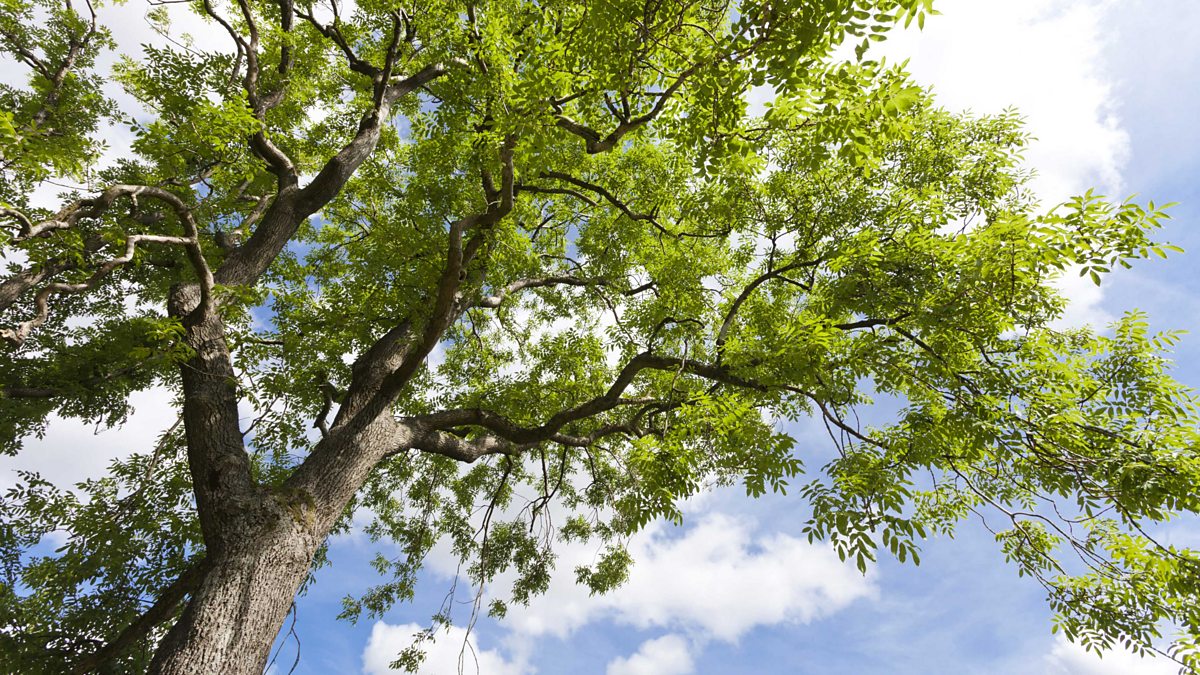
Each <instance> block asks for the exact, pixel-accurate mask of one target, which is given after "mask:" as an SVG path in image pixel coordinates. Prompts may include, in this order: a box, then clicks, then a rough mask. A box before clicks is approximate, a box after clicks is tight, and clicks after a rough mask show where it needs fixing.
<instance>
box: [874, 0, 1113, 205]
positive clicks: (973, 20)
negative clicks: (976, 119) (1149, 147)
mask: <svg viewBox="0 0 1200 675" xmlns="http://www.w3.org/2000/svg"><path fill="white" fill-rule="evenodd" d="M1111 6H1112V3H1111V2H1108V1H1105V0H976V1H973V2H947V3H941V4H939V5H938V9H939V11H941V12H942V15H941V16H936V17H931V18H930V20H929V21H927V22H926V24H925V30H924V31H917V30H912V29H910V30H907V31H897V32H895V33H893V34H891V35H889V37H888V40H886V41H885V42H883V43H881V48H880V49H879V53H882V54H885V55H887V56H888V57H889V58H891V59H903V58H909V59H910V62H909V70H910V71H911V72H912V73H913V76H914V77H915V78H916V79H917V80H918V81H919V82H921V83H922V84H927V85H932V86H933V87H934V89H935V91H936V94H937V97H938V100H939V101H940V102H941V103H942V104H943V105H945V106H947V107H949V108H951V109H969V110H973V111H975V112H979V113H997V112H1000V111H1001V110H1003V109H1005V108H1007V107H1010V106H1015V107H1016V108H1017V109H1018V110H1019V111H1020V112H1021V113H1022V115H1024V116H1025V118H1026V128H1027V129H1028V130H1029V131H1030V132H1031V133H1032V134H1033V135H1034V137H1035V138H1036V140H1035V141H1034V143H1033V145H1032V147H1031V148H1030V150H1029V152H1028V154H1027V159H1028V164H1029V165H1030V166H1032V167H1034V168H1036V169H1037V171H1038V173H1039V176H1038V178H1037V179H1036V181H1035V188H1036V189H1037V191H1038V193H1039V194H1040V195H1041V196H1042V197H1043V198H1044V200H1045V201H1046V202H1047V203H1057V202H1059V201H1062V200H1063V199H1065V198H1066V197H1069V196H1071V195H1072V194H1075V193H1077V192H1081V191H1083V190H1086V189H1087V188H1088V187H1091V186H1093V185H1096V184H1099V186H1100V187H1101V188H1103V189H1106V190H1116V189H1119V188H1120V182H1121V176H1120V168H1121V165H1122V163H1123V162H1124V161H1125V158H1126V156H1127V155H1128V152H1129V138H1128V135H1127V134H1126V133H1125V132H1124V131H1123V130H1122V129H1121V128H1120V125H1119V123H1118V120H1117V118H1116V115H1115V105H1114V101H1113V97H1112V91H1113V85H1112V82H1111V81H1110V77H1109V75H1108V73H1107V72H1106V70H1105V65H1106V63H1105V59H1104V54H1103V51H1104V47H1105V35H1106V33H1107V32H1108V31H1107V29H1106V28H1105V19H1106V17H1107V15H1108V13H1109V11H1110V7H1111Z"/></svg>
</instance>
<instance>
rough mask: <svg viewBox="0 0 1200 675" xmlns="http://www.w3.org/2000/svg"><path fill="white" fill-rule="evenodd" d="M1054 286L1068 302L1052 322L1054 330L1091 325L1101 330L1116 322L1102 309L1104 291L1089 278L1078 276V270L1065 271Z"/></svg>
mask: <svg viewBox="0 0 1200 675" xmlns="http://www.w3.org/2000/svg"><path fill="white" fill-rule="evenodd" d="M1109 279H1110V280H1111V277H1110V278H1109ZM1054 286H1055V288H1057V289H1058V292H1059V294H1060V295H1062V296H1063V297H1065V298H1067V299H1068V300H1070V302H1069V303H1068V304H1067V308H1066V310H1065V311H1064V312H1063V315H1062V316H1060V317H1059V318H1058V319H1057V320H1056V321H1054V322H1053V324H1052V326H1053V327H1054V328H1056V329H1058V330H1062V329H1066V328H1082V327H1083V326H1087V325H1091V326H1092V327H1093V328H1096V329H1103V328H1104V327H1106V326H1107V325H1108V324H1110V323H1112V322H1113V321H1114V320H1116V317H1115V316H1113V315H1112V313H1111V312H1109V311H1107V310H1106V309H1104V289H1103V288H1102V287H1100V286H1097V285H1096V284H1095V283H1093V282H1092V279H1091V277H1088V276H1086V275H1085V276H1082V277H1081V276H1079V270H1078V268H1071V269H1068V270H1067V271H1065V272H1064V273H1063V275H1062V276H1060V277H1059V278H1058V279H1055V281H1054Z"/></svg>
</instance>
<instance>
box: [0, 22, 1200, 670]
mask: <svg viewBox="0 0 1200 675" xmlns="http://www.w3.org/2000/svg"><path fill="white" fill-rule="evenodd" d="M82 1H83V2H86V0H82ZM80 2H81V0H65V2H58V1H57V0H56V1H54V2H51V1H50V0H3V1H2V3H0V49H2V50H3V51H4V53H5V56H6V58H8V59H9V61H8V64H10V65H6V66H5V67H6V68H9V67H13V68H21V69H23V70H22V73H23V76H24V82H25V84H24V85H23V86H8V85H4V86H2V87H0V101H2V102H3V105H0V153H2V160H0V226H2V228H3V229H2V230H0V232H2V234H0V243H2V244H3V251H4V256H5V258H4V260H5V271H4V274H3V277H2V280H0V337H2V338H3V343H4V346H3V358H2V359H0V429H2V434H0V443H2V448H3V450H4V451H5V452H7V453H19V452H28V450H24V451H23V450H22V441H23V440H26V439H28V438H30V437H31V436H37V435H39V434H41V433H43V432H44V430H45V428H46V425H47V421H48V420H49V419H50V418H51V417H55V418H56V419H64V418H65V419H68V420H81V421H83V422H86V423H89V424H98V425H101V426H120V424H121V423H122V422H123V421H124V420H125V419H126V417H127V415H128V414H129V413H130V412H131V409H130V405H129V397H130V395H131V394H133V393H135V392H139V391H146V390H149V389H152V390H153V391H156V392H159V395H161V396H164V397H170V398H171V399H172V400H173V401H174V402H175V406H176V408H177V410H178V415H179V417H178V420H177V421H176V423H175V424H174V425H172V426H170V427H169V428H168V429H167V430H166V431H165V432H164V433H163V435H162V436H161V438H160V439H159V442H158V443H157V445H156V446H155V447H144V448H129V450H130V451H132V454H130V455H129V456H128V457H126V458H124V459H120V460H118V461H116V462H114V463H113V464H112V465H111V467H110V471H109V473H108V474H107V475H105V476H103V477H98V478H96V479H93V480H90V481H87V482H85V483H81V484H79V485H77V486H75V487H74V488H73V489H69V490H68V489H63V488H62V487H61V486H55V485H53V484H51V483H49V482H47V481H45V480H43V479H42V478H41V477H40V476H38V475H37V474H32V473H26V474H22V475H21V477H20V481H19V484H18V485H17V487H15V488H13V489H11V490H10V491H9V492H7V493H6V494H4V495H3V498H2V501H0V514H2V520H0V559H2V562H3V579H2V581H0V668H2V669H4V670H6V671H18V672H25V673H38V672H45V673H61V672H90V671H98V672H141V671H149V672H154V673H228V674H237V673H257V672H261V671H262V669H263V668H264V665H265V663H266V661H267V659H268V655H269V650H270V647H271V644H272V641H273V639H274V638H275V636H276V635H277V633H278V632H279V630H280V627H281V625H283V622H284V621H285V619H286V617H287V615H288V613H289V610H290V609H291V607H292V604H293V601H294V599H295V597H296V595H297V593H298V592H302V590H303V588H304V587H305V586H306V584H307V583H309V580H310V575H311V572H312V570H313V569H314V568H315V567H319V566H320V565H322V564H324V563H325V562H326V561H325V554H324V551H325V549H324V546H325V543H326V541H327V540H328V538H329V536H330V535H331V534H334V533H337V532H340V531H345V530H346V529H347V528H349V527H350V522H351V516H352V514H361V517H362V518H365V519H366V521H367V524H366V525H365V530H366V532H367V533H368V534H370V535H371V536H372V537H374V538H376V539H378V540H383V541H390V542H394V543H395V544H396V545H398V549H397V548H392V547H390V546H389V548H388V550H399V551H401V553H400V554H399V555H398V556H395V557H386V556H381V557H380V558H379V559H378V560H377V565H376V566H377V568H378V569H379V571H380V573H381V577H380V578H379V579H378V580H377V582H376V583H375V585H374V586H372V587H369V588H363V589H362V594H361V595H359V596H357V597H352V598H348V599H347V600H346V610H345V616H346V617H347V618H349V619H357V618H359V617H360V616H372V615H374V616H377V615H380V614H381V613H383V612H385V611H387V610H388V609H389V607H391V606H393V604H394V603H396V602H403V601H405V600H408V599H410V598H411V597H412V594H413V585H414V583H415V581H416V578H417V573H418V570H419V569H420V566H421V561H422V559H423V558H424V556H425V555H426V554H427V553H428V552H429V551H430V549H431V547H432V546H433V545H434V544H435V543H436V542H439V541H445V542H449V544H450V545H451V547H452V549H453V551H454V552H455V553H456V554H457V555H459V556H461V559H462V561H463V566H462V570H463V574H464V575H465V576H466V577H468V578H469V579H470V581H471V583H472V584H473V585H475V587H476V588H477V589H482V588H483V585H484V584H485V583H487V582H488V581H490V580H492V579H495V578H496V577H497V575H499V574H501V573H506V574H512V577H513V578H515V579H516V581H515V582H514V583H513V584H512V586H511V587H506V590H505V591H504V592H503V593H502V594H501V595H499V596H497V599H496V600H495V601H493V602H491V603H490V605H489V606H486V607H480V606H479V599H480V598H481V597H482V596H481V595H476V604H475V607H476V612H475V613H473V614H472V619H471V620H473V618H474V616H475V615H476V614H478V613H480V612H490V613H491V614H493V615H496V616H500V615H503V614H504V613H505V612H519V611H521V605H522V604H523V603H527V602H528V601H529V599H530V598H531V597H532V596H533V595H535V594H537V593H539V592H542V591H544V590H545V589H546V588H547V584H548V582H549V579H550V575H551V574H552V572H554V569H553V568H554V555H555V554H554V550H555V543H556V542H558V541H562V540H586V541H590V542H592V543H593V545H594V546H595V547H596V550H597V551H598V553H599V555H598V556H597V562H596V564H595V565H594V566H592V567H585V568H580V569H577V570H560V571H559V572H558V573H566V574H572V573H573V574H574V575H575V576H576V577H577V579H578V581H579V582H580V583H583V584H587V585H588V586H590V588H591V589H592V590H593V591H596V592H603V591H605V590H607V589H610V588H612V587H613V586H615V585H617V584H619V583H621V581H622V580H623V579H624V577H625V575H626V573H627V570H628V567H629V565H630V564H636V562H635V561H631V560H630V557H629V555H628V554H627V552H626V550H625V548H624V547H623V544H624V543H625V542H626V541H627V540H628V537H629V536H631V535H632V534H633V533H635V532H637V531H638V530H639V529H640V528H642V527H644V526H645V525H646V524H647V523H649V522H650V521H652V520H654V519H660V518H665V519H669V520H674V521H679V520H681V514H680V511H679V503H680V500H682V499H685V498H687V497H689V496H691V495H694V494H696V493H697V492H699V491H702V490H705V489H709V488H711V487H713V486H722V485H742V486H744V488H745V491H746V493H747V495H748V497H757V496H760V495H763V494H767V493H772V492H785V491H788V492H789V493H790V494H789V497H788V499H792V500H794V502H795V504H796V509H797V512H798V513H801V514H804V515H803V516H802V517H807V518H808V521H807V525H806V529H805V531H806V532H807V533H808V535H809V537H810V538H811V539H813V540H820V541H825V542H829V543H830V544H831V545H832V546H833V547H835V548H836V550H837V551H838V553H839V554H841V555H842V556H843V557H844V558H845V559H847V560H849V561H853V562H856V563H857V565H858V566H859V567H860V568H861V569H863V570H866V569H867V568H868V567H869V565H870V564H872V562H873V561H875V560H876V558H877V556H879V555H894V556H896V557H898V558H899V559H900V560H902V561H903V560H912V561H913V562H916V561H917V559H918V555H919V548H918V545H919V543H920V541H921V540H922V539H923V538H925V537H927V536H933V535H936V534H945V533H949V532H952V531H953V529H954V528H955V526H956V525H957V524H958V523H960V522H961V521H963V520H965V519H968V518H972V519H973V518H974V517H975V516H977V515H978V516H979V517H981V518H983V519H984V522H985V523H986V524H987V525H988V526H989V527H991V528H993V529H994V531H995V533H996V540H997V542H998V545H999V548H1000V550H1001V553H1002V554H1003V555H1004V556H1006V557H1007V558H1008V559H1009V560H1010V561H1011V562H1012V564H1013V565H1014V566H1015V568H1016V570H1017V571H1018V572H1019V573H1020V574H1023V575H1027V576H1029V577H1031V578H1032V579H1033V580H1034V582H1036V583H1040V584H1041V585H1042V586H1044V587H1045V590H1046V594H1047V598H1048V601H1049V604H1050V606H1051V607H1052V609H1053V610H1054V612H1055V615H1056V619H1055V624H1054V627H1055V629H1056V630H1061V631H1063V632H1064V633H1065V634H1066V635H1067V636H1068V637H1070V638H1071V639H1073V640H1076V641H1078V642H1081V643H1083V644H1085V645H1087V646H1089V647H1092V648H1094V649H1103V648H1108V647H1111V646H1114V645H1116V644H1124V645H1128V646H1131V647H1133V648H1134V649H1135V650H1139V651H1146V650H1150V649H1163V650H1166V651H1168V652H1169V653H1170V655H1171V656H1172V657H1173V658H1176V659H1177V660H1179V661H1180V662H1181V663H1183V664H1189V665H1191V666H1195V665H1196V664H1197V663H1198V662H1200V658H1198V657H1197V656H1196V653H1195V651H1194V649H1195V645H1196V640H1197V638H1198V637H1200V597H1198V595H1200V574H1198V573H1197V572H1198V567H1197V563H1198V557H1197V553H1195V552H1193V551H1189V550H1180V549H1176V548H1172V547H1169V546H1164V545H1161V544H1160V543H1158V542H1157V541H1156V540H1155V539H1154V538H1153V536H1154V534H1155V533H1156V532H1158V531H1160V529H1161V523H1163V522H1165V521H1167V520H1168V519H1170V518H1172V517H1175V516H1177V515H1179V514H1189V513H1195V512H1196V511H1197V509H1198V508H1200V495H1198V491H1197V489H1196V486H1197V484H1198V479H1200V462H1198V459H1197V451H1196V447H1197V440H1198V439H1197V431H1196V430H1197V414H1196V407H1195V400H1194V399H1193V395H1192V393H1191V392H1190V390H1188V389H1187V388H1186V387H1183V386H1182V385H1180V384H1178V383H1177V382H1175V381H1174V380H1173V379H1172V378H1171V377H1170V375H1169V372H1168V371H1169V365H1170V363H1169V360H1168V358H1167V356H1166V351H1167V350H1169V348H1170V346H1171V344H1172V343H1173V342H1174V341H1175V340H1176V339H1177V336H1176V335H1175V334H1172V333H1166V334H1154V333H1151V332H1150V331H1149V329H1148V323H1147V320H1146V318H1145V317H1143V316H1142V315H1140V314H1137V313H1131V314H1128V315H1126V316H1125V317H1124V318H1122V319H1121V320H1120V321H1118V322H1117V323H1116V324H1115V325H1114V326H1113V327H1112V328H1111V330H1109V331H1106V332H1099V333H1097V332H1093V331H1091V330H1087V329H1082V330H1059V329H1056V328H1055V327H1054V326H1055V325H1056V324H1055V320H1056V318H1058V317H1060V316H1061V314H1062V312H1063V309H1064V305H1065V300H1064V298H1063V297H1061V296H1060V295H1059V293H1058V292H1057V291H1056V290H1055V287H1054V285H1053V282H1054V280H1055V279H1056V278H1057V277H1058V276H1060V275H1062V274H1083V275H1085V276H1090V277H1091V278H1092V279H1093V280H1095V281H1096V282H1097V283H1099V282H1100V280H1101V279H1102V277H1103V276H1104V275H1105V274H1106V273H1108V272H1109V270H1110V269H1112V268H1113V267H1115V266H1117V265H1124V266H1128V265H1129V264H1130V263H1131V261H1134V260H1137V259H1142V258H1148V257H1153V256H1155V255H1156V254H1159V255H1161V254H1163V252H1164V248H1165V246H1164V245H1162V244H1159V243H1156V242H1155V241H1154V240H1153V239H1152V237H1153V235H1154V231H1155V229H1156V228H1157V227H1158V225H1159V223H1160V221H1161V220H1162V219H1163V218H1164V217H1165V216H1164V214H1163V212H1162V210H1161V209H1160V208H1157V207H1155V206H1154V205H1153V204H1149V205H1145V206H1143V205H1141V204H1138V203H1134V202H1129V201H1126V202H1111V201H1107V200H1105V199H1104V198H1101V197H1098V196H1096V195H1093V194H1090V193H1089V194H1086V195H1083V196H1080V197H1078V198H1076V199H1074V200H1072V201H1070V202H1068V203H1066V204H1063V205H1061V206H1059V207H1057V208H1055V209H1050V210H1045V209H1042V208H1041V207H1040V206H1039V205H1038V204H1037V203H1036V201H1035V200H1034V199H1033V198H1032V196H1031V195H1030V193H1029V191H1028V189H1027V187H1026V179H1027V177H1028V172H1027V171H1026V170H1024V169H1022V167H1021V164H1020V153H1021V150H1022V147H1023V144H1024V143H1025V140H1026V137H1025V135H1024V133H1023V132H1022V130H1021V125H1020V120H1019V118H1018V117H1017V115H1016V114H1015V113H1006V114H1002V115H998V116H970V115H960V114H952V113H949V112H946V111H944V110H941V109H939V108H938V107H936V105H935V104H934V103H933V101H932V100H931V98H930V96H929V95H928V94H927V93H926V92H925V91H924V90H922V89H921V88H920V87H918V86H917V85H915V84H913V83H912V82H911V81H910V80H909V79H908V77H907V75H906V74H905V73H904V72H903V70H902V69H899V68H896V67H893V66H890V65H888V64H886V63H883V62H878V61H874V60H871V59H870V58H869V50H868V49H867V47H868V45H869V44H870V43H871V42H872V41H876V40H879V39H882V38H883V36H884V35H885V34H886V32H887V31H888V30H889V29H891V28H893V27H894V26H895V25H897V24H902V23H903V24H907V23H909V22H922V23H923V22H924V20H925V17H926V16H927V15H928V14H930V13H931V12H932V8H931V7H930V2H929V1H928V0H820V1H818V0H779V1H774V0H773V1H771V2H766V1H759V0H746V1H744V2H740V3H730V2H721V1H720V0H715V1H713V2H699V1H696V0H653V1H646V0H605V1H604V2H595V3H578V2H573V1H572V0H550V1H548V2H527V1H525V0H480V1H479V2H474V1H472V0H465V1H455V2H441V1H436V2H428V3H418V4H406V3H404V2H394V1H392V0H383V1H381V0H360V1H359V2H358V3H357V4H352V3H348V2H344V1H340V0H328V1H320V2H313V1H312V0H197V1H192V0H183V1H182V2H180V3H175V4H176V6H175V7H174V9H178V10H181V11H188V12H192V13H194V14H195V15H196V16H198V17H199V18H200V19H203V20H205V21H206V22H207V23H206V24H205V25H206V26H207V28H205V30H209V31H217V32H218V34H219V35H221V36H222V39H225V40H226V42H225V47H224V48H223V49H217V50H215V51H204V50H202V49H201V48H199V47H197V46H196V44H195V43H194V42H192V41H189V40H188V39H187V38H186V37H185V36H183V35H181V34H180V31H179V30H178V29H177V28H175V27H173V26H172V24H171V23H170V16H171V15H170V13H169V12H167V11H166V9H165V8H164V7H163V6H162V5H159V6H157V7H154V8H152V9H150V10H149V11H148V13H147V19H148V20H149V21H151V23H152V24H153V25H154V26H155V28H156V29H157V30H158V31H160V32H161V33H163V34H164V35H167V36H170V37H171V38H172V39H171V41H170V42H169V43H168V44H169V45H170V46H168V47H165V48H164V47H153V46H145V47H144V48H143V50H142V51H141V53H129V54H121V55H118V56H119V57H120V58H118V59H116V62H115V63H116V65H115V66H113V67H111V68H110V67H99V66H97V63H98V59H100V60H101V62H107V61H111V60H112V59H111V58H110V56H111V54H110V51H111V50H114V49H115V48H116V45H115V43H114V41H113V39H112V37H111V33H110V31H109V29H108V28H106V26H105V22H104V17H105V8H104V7H99V6H96V5H82V4H80ZM839 45H851V46H857V49H855V50H853V51H854V54H851V53H850V52H849V51H845V50H838V51H837V54H839V55H840V54H843V52H844V53H845V57H844V58H843V57H836V58H835V56H834V50H835V48H836V47H838V46H839ZM118 89H123V91H124V92H125V93H126V94H127V95H128V96H126V97H124V98H123V99H122V100H128V99H132V100H136V101H137V103H138V105H137V106H134V108H133V109H122V108H121V107H120V106H118V105H117V104H116V103H115V102H114V100H113V99H111V98H110V96H109V95H107V94H106V93H105V92H113V91H116V90H118ZM755 92H756V93H757V94H760V95H761V94H765V93H770V94H771V95H772V96H773V100H772V101H771V102H770V103H769V104H768V105H767V106H766V108H765V113H764V114H761V115H756V114H751V111H750V109H749V108H748V105H747V100H748V97H749V96H750V95H751V94H752V93H755ZM114 125H117V126H121V125H126V126H128V127H129V128H130V130H131V131H132V133H133V137H134V140H133V142H132V149H131V151H130V152H128V153H123V155H122V156H120V157H116V158H112V157H110V156H108V155H107V154H106V146H105V140H104V139H105V138H106V136H109V135H110V134H111V130H112V129H113V128H114ZM64 181H67V183H65V184H77V185H79V187H78V188H75V189H65V190H64V189H63V188H59V187H55V186H56V185H61V184H64ZM56 193H57V197H56V198H54V199H48V198H47V195H53V194H56ZM871 397H876V398H880V397H882V398H885V399H886V400H887V401H889V406H890V407H893V408H896V409H897V410H898V412H897V413H896V414H895V415H894V416H893V417H892V418H891V419H890V420H889V421H888V422H887V423H885V424H880V425H877V426H873V427H867V426H863V425H861V424H859V423H858V422H857V419H858V417H857V413H856V411H857V410H859V409H861V408H863V407H864V406H866V405H868V404H869V402H870V400H871ZM789 421H800V422H804V421H811V422H814V423H818V424H824V425H825V426H826V427H827V428H828V429H829V436H830V443H831V444H832V445H835V446H836V454H832V453H831V454H832V456H834V457H835V458H834V459H833V460H832V461H829V462H828V463H826V464H824V465H823V466H818V467H810V468H809V469H808V472H806V470H805V467H804V464H803V461H804V460H805V458H806V454H810V453H806V448H803V447H797V446H796V445H795V443H794V441H793V439H792V438H791V437H790V436H789V435H788V434H787V433H786V429H787V428H789V426H788V422H789ZM161 422H162V424H163V426H167V425H168V424H170V420H161ZM78 452H80V453H86V452H88V450H87V448H79V449H78ZM51 535H54V536H53V537H51ZM51 542H58V545H57V548H56V545H55V544H54V543H51ZM451 618H452V617H450V616H449V615H447V614H445V613H439V614H438V615H437V616H435V621H434V627H437V626H438V625H440V624H445V623H447V622H449V621H450V620H451ZM1167 629H1169V630H1170V631H1172V634H1171V635H1169V636H1167V637H1164V638H1160V632H1161V631H1165V630H1167ZM417 647H418V648H417V649H414V650H410V651H408V652H405V653H404V654H401V655H398V657H399V661H400V662H401V663H402V664H403V665H408V666H413V665H415V664H416V663H417V662H419V658H420V657H419V645H417Z"/></svg>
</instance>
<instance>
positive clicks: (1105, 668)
mask: <svg viewBox="0 0 1200 675" xmlns="http://www.w3.org/2000/svg"><path fill="white" fill-rule="evenodd" d="M1178 671H1179V665H1178V664H1175V663H1172V662H1171V661H1169V660H1167V659H1164V658H1158V657H1155V656H1153V655H1148V656H1146V657H1145V658H1142V657H1140V656H1138V655H1137V654H1134V653H1132V652H1127V651H1123V650H1116V651H1110V652H1105V653H1104V656H1103V657H1100V656H1098V655H1097V654H1095V653H1094V652H1089V651H1087V650H1085V649H1084V648H1083V647H1081V646H1079V645H1077V644H1075V643H1073V642H1069V641H1068V640H1067V639H1066V638H1065V637H1063V636H1062V635H1059V636H1058V637H1057V638H1056V639H1055V640H1054V648H1053V649H1051V650H1050V653H1049V654H1047V655H1046V657H1045V672H1046V674H1047V675H1175V673H1177V672H1178Z"/></svg>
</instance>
